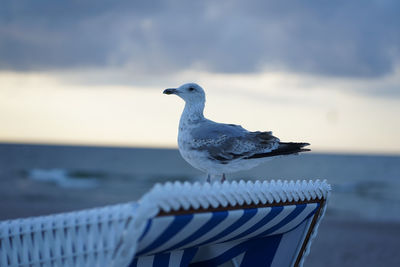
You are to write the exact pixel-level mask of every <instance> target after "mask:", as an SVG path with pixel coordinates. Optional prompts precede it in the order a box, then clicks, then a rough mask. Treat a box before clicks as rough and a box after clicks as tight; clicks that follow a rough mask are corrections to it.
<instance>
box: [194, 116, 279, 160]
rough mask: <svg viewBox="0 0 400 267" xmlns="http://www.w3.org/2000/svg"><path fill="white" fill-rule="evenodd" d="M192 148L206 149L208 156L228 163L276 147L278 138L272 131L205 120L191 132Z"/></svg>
mask: <svg viewBox="0 0 400 267" xmlns="http://www.w3.org/2000/svg"><path fill="white" fill-rule="evenodd" d="M191 134H192V137H193V147H192V149H194V150H199V151H207V152H208V154H209V158H210V159H213V160H216V161H219V162H220V163H228V162H229V161H231V160H234V159H239V158H250V157H252V156H254V155H256V154H260V153H268V152H271V151H272V150H274V149H276V148H278V146H279V139H278V138H276V137H275V136H273V135H272V132H249V131H247V130H246V129H244V128H243V127H241V126H240V125H234V124H222V123H216V122H213V121H208V120H207V121H205V122H202V123H200V124H199V126H198V127H196V128H194V129H193V130H192V132H191Z"/></svg>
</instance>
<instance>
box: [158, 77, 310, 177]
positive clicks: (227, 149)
mask: <svg viewBox="0 0 400 267" xmlns="http://www.w3.org/2000/svg"><path fill="white" fill-rule="evenodd" d="M163 93H164V94H167V95H172V94H174V95H177V96H179V97H180V98H182V99H183V100H184V101H185V108H184V109H183V112H182V115H181V118H180V121H179V132H178V147H179V152H180V154H181V156H182V157H183V158H184V159H185V160H186V161H187V162H188V163H189V164H190V165H192V166H193V167H194V168H196V169H199V170H201V171H203V172H205V173H206V174H207V182H211V180H213V179H218V178H219V179H220V181H221V182H223V181H225V180H226V176H225V174H227V173H233V172H237V171H241V170H247V169H251V168H253V167H255V166H257V165H259V164H261V163H263V162H265V161H267V160H270V159H272V158H276V157H280V156H284V155H293V154H298V153H300V152H305V151H310V149H306V148H304V147H305V146H308V145H309V144H308V143H293V142H290V143H286V142H281V141H280V140H279V138H277V137H275V136H273V135H272V132H270V131H265V132H261V131H256V132H251V131H248V130H246V129H244V128H243V127H242V126H240V125H235V124H225V123H217V122H214V121H212V120H209V119H207V118H205V117H204V114H203V111H204V107H205V102H206V95H205V92H204V90H203V88H202V87H201V86H200V85H198V84H196V83H186V84H183V85H181V86H180V87H178V88H168V89H165V90H164V92H163Z"/></svg>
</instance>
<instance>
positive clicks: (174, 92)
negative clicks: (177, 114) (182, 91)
mask: <svg viewBox="0 0 400 267" xmlns="http://www.w3.org/2000/svg"><path fill="white" fill-rule="evenodd" d="M163 94H166V95H172V94H175V95H176V94H178V90H177V89H175V88H168V89H165V90H164V92H163Z"/></svg>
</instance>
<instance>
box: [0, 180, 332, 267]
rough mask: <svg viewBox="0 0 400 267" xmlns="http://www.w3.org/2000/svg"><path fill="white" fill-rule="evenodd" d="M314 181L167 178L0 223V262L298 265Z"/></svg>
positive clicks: (312, 226) (308, 233) (320, 210)
mask: <svg viewBox="0 0 400 267" xmlns="http://www.w3.org/2000/svg"><path fill="white" fill-rule="evenodd" d="M329 191H330V186H329V185H328V184H327V183H326V182H325V181H323V182H320V181H318V180H317V181H315V182H312V181H296V182H293V181H291V182H288V181H284V182H282V181H277V182H275V181H270V182H267V181H264V182H259V181H256V182H250V181H249V182H244V181H240V182H224V183H223V184H220V183H214V184H209V183H205V184H200V183H194V184H190V183H179V182H176V183H166V184H164V185H156V186H155V187H154V188H153V189H152V190H150V192H148V193H147V194H145V195H144V196H143V197H142V198H141V199H140V200H139V201H138V202H133V203H127V204H120V205H113V206H109V207H103V208H96V209H90V210H84V211H79V212H69V213H63V214H57V215H51V216H42V217H36V218H28V219H19V220H10V221H4V222H0V266H107V267H108V266H131V267H134V266H219V265H221V264H231V266H302V264H303V261H304V259H305V256H306V255H307V254H308V253H309V249H310V244H311V241H312V239H313V238H314V237H315V235H316V233H317V229H318V224H319V223H320V221H321V218H322V216H323V214H324V211H325V209H326V201H327V199H328V195H329Z"/></svg>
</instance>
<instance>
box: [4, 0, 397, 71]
mask: <svg viewBox="0 0 400 267" xmlns="http://www.w3.org/2000/svg"><path fill="white" fill-rule="evenodd" d="M399 10H400V2H399V1H396V0H393V1H384V0H381V1H307V2H304V1H302V2H300V1H291V2H290V3H289V2H288V1H256V2H249V1H237V2H236V1H209V2H203V1H173V0H171V1H119V2H118V3H116V2H115V1H105V0H102V1H50V0H48V1H3V2H2V7H1V8H0V68H1V69H3V70H4V69H8V70H49V69H65V68H74V67H88V66H89V67H93V66H94V67H109V66H127V67H130V68H132V69H134V70H137V71H140V72H164V73H168V72H174V71H179V70H185V69H190V68H191V69H202V70H208V71H218V72H256V71H260V70H261V69H263V68H266V69H272V70H289V71H294V72H307V73H314V74H321V75H331V76H353V77H377V76H382V75H384V74H388V73H390V72H391V71H393V68H394V66H395V64H397V63H398V60H399V56H400V45H399V44H400V34H399V28H400V16H398V11H399Z"/></svg>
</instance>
